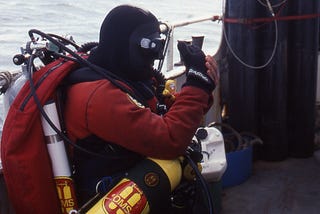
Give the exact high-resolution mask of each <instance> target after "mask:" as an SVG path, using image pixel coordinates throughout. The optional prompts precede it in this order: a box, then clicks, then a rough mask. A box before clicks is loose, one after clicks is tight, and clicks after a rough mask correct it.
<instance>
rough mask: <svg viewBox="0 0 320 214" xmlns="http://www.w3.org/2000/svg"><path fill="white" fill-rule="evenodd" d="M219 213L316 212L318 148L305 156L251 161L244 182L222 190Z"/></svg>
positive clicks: (319, 197)
mask: <svg viewBox="0 0 320 214" xmlns="http://www.w3.org/2000/svg"><path fill="white" fill-rule="evenodd" d="M221 201H222V202H221V203H222V211H221V212H220V214H233V213H237V214H241V213H246V214H250V213H254V214H257V213H259V214H260V213H265V214H278V213H279V214H280V213H281V214H300V213H301V214H319V213H320V150H317V151H316V152H315V153H314V156H313V157H310V158H306V159H294V158H288V159H286V160H284V161H281V162H266V161H255V162H254V163H253V169H252V175H251V176H250V177H249V179H248V180H246V181H245V182H244V183H242V184H240V185H237V186H233V187H228V188H225V189H223V190H222V196H221Z"/></svg>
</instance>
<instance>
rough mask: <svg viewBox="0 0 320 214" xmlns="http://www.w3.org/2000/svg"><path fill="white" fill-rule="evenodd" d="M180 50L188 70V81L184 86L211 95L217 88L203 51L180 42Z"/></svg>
mask: <svg viewBox="0 0 320 214" xmlns="http://www.w3.org/2000/svg"><path fill="white" fill-rule="evenodd" d="M178 50H179V52H180V54H181V57H182V60H183V61H184V64H185V66H186V69H187V81H186V82H185V84H184V85H183V86H188V85H191V86H195V87H198V88H201V89H203V90H205V91H206V92H207V93H209V94H211V93H212V91H213V90H214V88H215V87H216V86H215V84H214V81H213V80H212V79H211V78H210V76H209V75H208V74H207V67H206V65H205V63H206V60H205V58H206V56H205V54H204V53H203V51H202V50H201V49H200V48H198V47H197V46H194V45H188V44H187V43H186V42H179V43H178Z"/></svg>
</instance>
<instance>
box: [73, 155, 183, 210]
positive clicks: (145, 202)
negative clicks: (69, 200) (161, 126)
mask: <svg viewBox="0 0 320 214" xmlns="http://www.w3.org/2000/svg"><path fill="white" fill-rule="evenodd" d="M181 177H182V169H181V163H180V160H179V159H175V160H159V159H152V158H146V159H145V160H143V161H142V162H141V163H139V164H138V165H137V166H136V167H134V168H132V169H131V170H130V171H129V172H128V173H127V174H126V176H125V177H124V178H122V180H120V182H118V183H117V184H116V185H115V186H114V187H113V188H112V189H111V190H110V191H109V192H108V193H107V194H105V195H104V196H102V197H101V198H100V199H99V200H98V202H96V203H95V204H94V205H93V206H92V207H91V208H83V209H80V210H79V211H78V213H87V214H125V213H131V214H146V213H149V212H150V211H154V210H156V211H159V210H161V209H162V208H163V207H164V206H166V205H165V204H164V203H166V202H167V201H168V199H169V195H170V193H171V192H172V191H173V190H174V188H175V187H176V186H177V185H178V184H179V183H180V180H181ZM168 202H169V201H168Z"/></svg>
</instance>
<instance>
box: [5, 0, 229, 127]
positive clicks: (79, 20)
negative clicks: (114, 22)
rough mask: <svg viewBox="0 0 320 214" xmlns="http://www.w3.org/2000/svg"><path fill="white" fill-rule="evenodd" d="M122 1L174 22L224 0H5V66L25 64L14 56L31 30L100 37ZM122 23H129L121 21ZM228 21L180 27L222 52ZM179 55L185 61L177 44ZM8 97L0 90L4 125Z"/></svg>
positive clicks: (217, 9)
mask: <svg viewBox="0 0 320 214" xmlns="http://www.w3.org/2000/svg"><path fill="white" fill-rule="evenodd" d="M121 4H132V5H136V6H139V7H143V8H145V9H148V10H150V11H151V12H152V13H153V14H155V15H156V17H158V19H159V20H161V21H164V22H167V23H169V24H174V23H182V22H185V21H189V20H197V19H200V18H203V17H210V16H213V15H218V16H221V15H222V11H223V0H201V1H192V0H161V1H156V0H135V1H129V0H108V1H98V0H54V1H41V0H27V1H26V0H10V1H8V0H0V71H4V70H8V71H11V70H19V69H20V67H19V66H16V65H14V64H13V63H12V57H13V56H14V55H15V54H19V53H20V47H25V44H26V42H28V41H29V40H30V38H29V36H28V31H29V30H30V29H37V30H40V31H43V32H45V33H54V34H57V35H61V36H64V35H71V36H72V37H73V39H74V40H75V42H76V43H77V44H80V45H81V44H83V43H86V42H97V41H98V39H99V30H100V25H101V23H102V21H103V19H104V18H105V16H106V14H107V13H108V12H109V11H110V10H111V9H112V8H114V7H116V6H118V5H121ZM116 27H118V28H121V27H126V26H116ZM221 32H222V24H221V23H220V22H212V21H205V22H201V23H196V24H191V25H188V26H185V27H181V28H176V29H175V30H174V37H173V39H174V45H176V41H177V40H178V39H191V36H192V35H204V36H205V39H204V43H203V50H204V52H206V53H207V54H214V53H216V51H217V49H218V47H219V44H220V40H221ZM173 56H174V61H179V54H178V53H177V50H175V52H174V55H173ZM2 100H3V98H2V96H0V130H2V122H3V103H2V102H3V101H2Z"/></svg>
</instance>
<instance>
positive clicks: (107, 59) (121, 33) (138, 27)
mask: <svg viewBox="0 0 320 214" xmlns="http://www.w3.org/2000/svg"><path fill="white" fill-rule="evenodd" d="M143 37H146V38H148V37H153V38H151V39H154V38H156V37H159V38H160V30H159V21H158V19H157V18H156V17H155V16H154V15H153V14H152V13H151V12H149V11H147V10H144V9H141V8H138V7H135V6H131V5H121V6H118V7H115V8H114V9H112V10H111V11H110V12H109V13H108V15H107V16H106V17H105V19H104V21H103V23H102V25H101V29H100V38H99V45H98V46H97V48H96V49H94V50H93V51H92V52H91V54H90V56H89V59H88V60H89V61H91V62H92V63H94V64H96V65H98V66H100V67H103V68H105V69H107V70H109V71H111V72H113V73H115V74H117V75H119V76H121V77H123V78H128V79H131V80H145V79H148V78H150V76H151V73H152V71H153V70H152V64H153V61H154V59H155V57H154V54H153V55H152V54H148V52H146V51H145V50H143V48H141V47H140V40H141V38H143Z"/></svg>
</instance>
